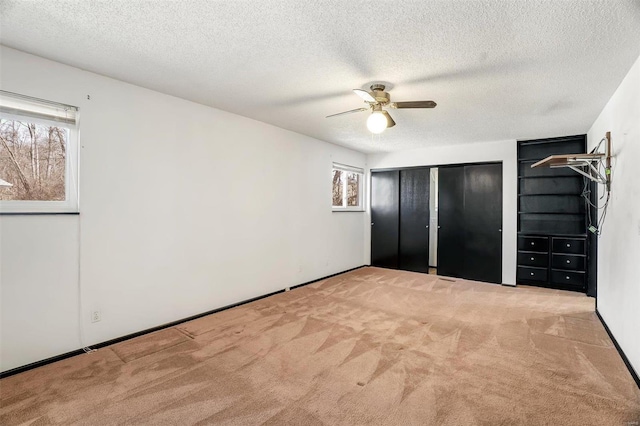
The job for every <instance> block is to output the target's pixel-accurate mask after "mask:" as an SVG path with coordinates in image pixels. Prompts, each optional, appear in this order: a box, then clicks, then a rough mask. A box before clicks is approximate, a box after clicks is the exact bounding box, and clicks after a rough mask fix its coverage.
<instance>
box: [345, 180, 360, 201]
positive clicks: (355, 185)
mask: <svg viewBox="0 0 640 426" xmlns="http://www.w3.org/2000/svg"><path fill="white" fill-rule="evenodd" d="M344 174H346V175H347V206H349V207H357V206H358V205H359V204H360V175H359V174H358V173H350V172H344Z"/></svg>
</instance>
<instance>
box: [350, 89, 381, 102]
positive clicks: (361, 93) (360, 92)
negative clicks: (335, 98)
mask: <svg viewBox="0 0 640 426" xmlns="http://www.w3.org/2000/svg"><path fill="white" fill-rule="evenodd" d="M353 93H355V94H356V95H358V96H360V97H361V98H362V99H363V100H364V101H365V102H375V101H376V98H374V97H373V96H371V93H369V92H367V91H366V90H362V89H353Z"/></svg>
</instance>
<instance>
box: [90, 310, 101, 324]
mask: <svg viewBox="0 0 640 426" xmlns="http://www.w3.org/2000/svg"><path fill="white" fill-rule="evenodd" d="M101 319H102V314H101V313H100V311H93V312H92V313H91V322H98V321H100V320H101Z"/></svg>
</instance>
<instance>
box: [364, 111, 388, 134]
mask: <svg viewBox="0 0 640 426" xmlns="http://www.w3.org/2000/svg"><path fill="white" fill-rule="evenodd" d="M386 128H387V117H385V116H384V114H382V113H380V112H373V113H371V115H370V116H369V118H367V129H369V131H370V132H371V133H375V134H379V133H382V132H384V129H386Z"/></svg>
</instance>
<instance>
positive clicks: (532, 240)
mask: <svg viewBox="0 0 640 426" xmlns="http://www.w3.org/2000/svg"><path fill="white" fill-rule="evenodd" d="M518 250H519V251H535V252H538V253H546V252H548V251H549V238H547V237H534V236H520V237H518Z"/></svg>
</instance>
